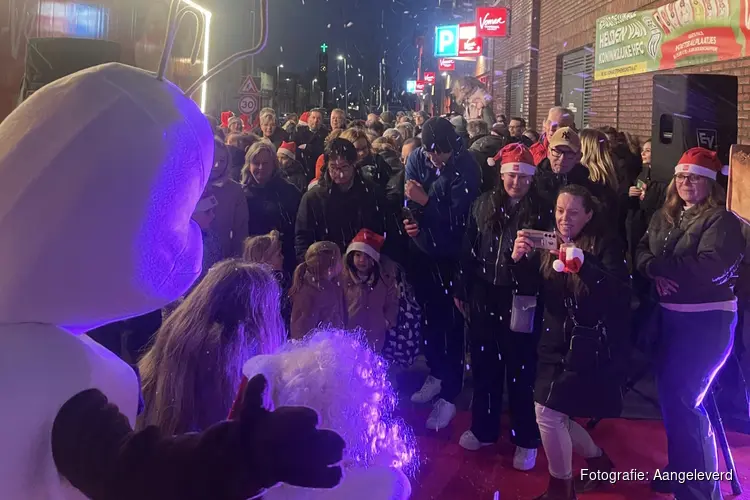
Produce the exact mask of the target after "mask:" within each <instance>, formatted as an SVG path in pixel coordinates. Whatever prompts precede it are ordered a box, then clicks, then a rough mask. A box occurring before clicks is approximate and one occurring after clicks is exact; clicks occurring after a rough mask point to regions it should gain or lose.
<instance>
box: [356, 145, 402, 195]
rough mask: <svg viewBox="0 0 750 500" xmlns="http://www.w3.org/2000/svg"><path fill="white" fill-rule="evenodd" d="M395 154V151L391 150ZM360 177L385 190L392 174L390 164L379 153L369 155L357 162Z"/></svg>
mask: <svg viewBox="0 0 750 500" xmlns="http://www.w3.org/2000/svg"><path fill="white" fill-rule="evenodd" d="M393 153H394V154H395V152H393ZM358 164H359V165H360V167H359V169H360V172H361V173H362V177H364V178H365V180H367V181H369V182H372V183H373V184H375V185H376V186H378V187H379V188H380V189H383V190H385V188H386V186H387V185H388V181H389V180H390V178H391V175H392V169H391V165H390V164H389V163H388V162H387V161H386V160H385V157H383V156H382V155H380V154H375V155H369V156H367V158H365V159H364V160H362V161H361V162H358Z"/></svg>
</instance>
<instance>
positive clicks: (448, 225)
mask: <svg viewBox="0 0 750 500" xmlns="http://www.w3.org/2000/svg"><path fill="white" fill-rule="evenodd" d="M479 185H480V169H479V165H477V163H476V162H475V161H474V158H473V157H472V155H471V154H470V153H469V152H468V151H466V149H465V148H464V144H463V141H462V140H461V138H460V137H459V136H458V134H457V133H456V131H455V130H454V128H453V125H451V123H450V122H449V121H448V120H446V119H444V118H432V119H430V120H428V121H426V122H425V124H424V126H423V127H422V147H421V148H419V149H417V150H415V151H413V152H412V153H411V154H410V155H409V158H408V159H407V161H406V187H405V197H406V202H405V204H406V207H407V208H408V211H405V212H406V213H405V217H406V218H405V220H404V228H405V229H406V232H407V234H408V235H409V236H410V237H411V240H412V243H413V245H412V252H413V257H414V259H413V260H414V265H413V266H411V269H412V271H413V278H412V281H413V284H414V287H415V291H416V292H417V296H418V299H419V301H420V303H421V305H422V307H423V309H424V314H423V318H424V319H423V321H424V324H423V328H422V332H423V337H424V344H425V354H426V356H427V362H428V364H429V366H430V372H431V373H430V376H429V377H427V380H426V381H425V383H424V385H423V386H422V388H421V389H420V390H419V391H417V392H416V393H414V395H412V397H411V400H412V401H413V402H415V403H427V402H430V401H432V400H433V399H435V398H436V397H437V398H438V399H437V401H436V402H435V405H434V408H433V410H432V412H431V413H430V416H429V417H428V418H427V427H428V428H430V429H436V430H437V429H442V428H444V427H447V426H448V424H449V423H450V421H451V420H452V419H453V417H454V416H455V415H456V407H455V405H454V404H453V401H454V399H455V398H456V397H457V396H458V394H459V393H460V392H461V387H462V382H463V355H464V318H463V315H462V314H461V312H460V311H459V310H458V309H456V306H455V305H454V301H453V290H452V288H453V283H454V282H455V281H456V276H455V275H456V272H457V270H458V261H459V256H460V252H461V246H462V242H463V238H464V233H465V230H466V222H467V218H468V216H469V211H470V210H471V205H472V203H474V200H475V199H476V198H477V196H479Z"/></svg>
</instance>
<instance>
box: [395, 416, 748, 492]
mask: <svg viewBox="0 0 750 500" xmlns="http://www.w3.org/2000/svg"><path fill="white" fill-rule="evenodd" d="M405 406H409V405H408V404H407V405H405ZM405 410H406V411H405V413H406V414H405V415H404V416H405V417H406V419H407V420H408V421H409V422H410V423H411V424H412V425H413V427H414V432H415V433H416V434H417V439H418V443H419V454H420V460H421V466H420V470H419V472H418V473H417V477H416V478H415V479H414V480H412V485H413V487H414V494H413V496H412V498H413V499H414V500H492V499H493V498H494V494H495V492H496V491H499V492H500V499H501V500H531V499H532V498H534V497H535V496H537V495H540V494H541V493H542V492H543V491H544V490H545V488H546V485H547V477H548V476H547V461H546V458H545V456H544V452H543V451H542V449H541V447H540V448H539V456H538V459H537V465H536V467H535V468H534V469H533V470H531V471H530V472H519V471H516V470H515V469H513V465H512V458H513V450H514V448H513V446H512V445H511V444H510V442H509V441H508V440H507V437H506V436H504V438H503V441H501V442H500V443H499V444H498V445H496V446H490V447H487V448H484V449H482V450H480V451H476V452H470V451H466V450H464V449H463V448H461V447H460V446H459V445H458V439H459V437H460V436H461V434H462V433H463V432H464V431H465V430H466V429H468V428H469V424H470V420H471V418H470V415H469V414H468V413H467V412H460V413H459V414H458V416H456V418H455V419H454V420H453V422H452V424H451V426H450V427H448V428H447V429H444V430H442V431H440V432H434V431H428V430H427V429H425V427H424V420H425V419H426V417H427V413H428V409H423V408H419V409H405ZM506 428H507V427H505V426H504V427H503V429H506ZM592 435H593V437H594V440H595V441H596V442H597V444H599V445H600V446H601V447H602V448H604V449H605V450H606V451H607V453H608V454H609V456H610V457H611V458H612V460H613V461H614V462H615V465H616V466H617V470H620V471H625V470H629V469H631V468H634V469H637V470H639V471H644V472H646V473H648V474H652V473H653V471H655V470H656V468H657V467H659V466H664V465H665V464H666V462H667V456H666V449H667V442H666V436H665V435H664V429H663V427H662V424H661V422H660V421H647V420H622V419H616V420H604V421H602V422H601V423H600V424H599V425H598V426H597V428H596V429H595V430H594V431H593V433H592ZM729 443H730V445H731V447H732V452H733V454H734V458H735V461H736V462H737V468H738V470H739V473H740V481H741V482H742V484H743V487H744V489H745V493H743V494H742V495H740V496H738V497H732V496H731V489H730V486H729V483H728V482H726V483H725V484H723V485H722V490H723V491H724V495H725V497H726V498H736V499H743V500H750V480H748V474H747V471H748V470H750V436H747V435H744V434H737V433H730V435H729ZM575 460H576V462H575V466H576V467H580V466H582V465H583V464H584V462H583V461H582V460H580V461H579V459H578V458H576V459H575ZM719 464H720V467H722V468H723V460H722V459H721V458H720V459H719ZM580 498H582V499H584V500H631V499H632V500H651V499H653V500H656V499H659V500H662V499H667V498H671V496H670V495H658V494H655V493H652V492H651V491H650V489H649V486H648V482H644V483H638V482H628V483H615V484H614V485H611V486H608V487H607V488H606V489H605V490H603V491H601V492H597V493H589V494H585V495H581V496H580Z"/></svg>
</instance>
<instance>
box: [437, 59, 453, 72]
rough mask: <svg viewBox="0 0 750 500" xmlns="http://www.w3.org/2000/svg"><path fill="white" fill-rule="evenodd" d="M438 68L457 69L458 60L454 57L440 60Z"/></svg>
mask: <svg viewBox="0 0 750 500" xmlns="http://www.w3.org/2000/svg"><path fill="white" fill-rule="evenodd" d="M438 69H440V71H456V61H454V60H453V59H440V60H438Z"/></svg>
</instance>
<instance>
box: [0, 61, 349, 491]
mask: <svg viewBox="0 0 750 500" xmlns="http://www.w3.org/2000/svg"><path fill="white" fill-rule="evenodd" d="M213 150H214V145H213V131H212V129H211V126H210V125H209V122H208V120H207V119H206V118H205V117H204V116H203V115H202V114H201V111H200V110H199V109H198V107H197V106H196V105H195V103H194V102H193V101H191V100H190V99H189V98H188V97H187V96H186V95H185V94H184V93H183V92H182V91H181V90H180V89H179V88H177V87H176V86H174V85H172V84H171V83H169V82H166V81H163V80H159V79H157V78H156V77H155V76H154V74H152V73H149V72H146V71H142V70H139V69H136V68H132V67H129V66H125V65H121V64H107V65H102V66H97V67H94V68H90V69H88V70H84V71H81V72H78V73H75V74H73V75H70V76H68V77H65V78H63V79H60V80H58V81H56V82H54V83H52V84H49V85H47V86H45V87H43V88H42V89H41V90H39V91H38V92H36V93H35V94H33V95H32V96H31V98H30V99H28V100H27V101H26V102H24V103H23V104H22V105H21V106H19V107H18V108H17V109H16V110H15V111H14V112H13V113H12V114H11V115H10V116H9V117H8V118H6V119H5V120H4V121H3V122H2V123H1V124H0V499H3V500H71V499H82V498H86V497H89V498H94V499H97V500H98V499H102V500H110V499H123V500H125V499H128V500H135V499H139V500H144V499H152V498H153V499H155V500H156V499H158V500H168V499H172V498H174V499H180V500H185V499H186V498H195V499H198V498H201V499H205V498H212V499H220V498H222V499H227V500H229V499H236V500H245V499H246V498H248V497H251V496H253V495H255V494H257V493H258V492H260V491H262V489H263V488H267V487H270V486H273V485H274V484H276V483H278V482H289V483H292V484H301V485H304V486H314V487H332V486H334V485H336V484H337V483H338V481H339V479H340V474H341V470H340V467H338V466H337V462H338V461H339V460H340V459H341V453H342V449H343V442H342V441H341V438H340V437H338V436H336V435H335V434H334V433H331V432H328V431H325V432H324V431H318V430H317V429H316V428H315V423H316V422H315V420H316V419H315V418H314V417H311V413H312V412H311V411H310V410H308V409H304V408H281V409H279V410H278V411H275V412H268V411H266V410H265V409H263V408H262V406H261V398H260V395H261V394H262V392H263V391H264V389H265V381H264V380H263V379H262V377H258V378H257V379H253V380H252V381H251V383H250V384H248V389H247V392H246V393H245V394H246V395H245V398H244V400H243V405H242V411H241V414H240V415H239V416H238V419H237V420H234V421H228V422H223V423H220V424H217V426H215V427H216V428H213V427H212V428H211V429H208V430H207V431H205V432H204V433H201V434H195V435H188V436H179V437H171V436H170V437H165V436H159V435H158V432H156V430H155V429H153V428H152V429H146V430H144V431H141V432H139V433H133V432H132V430H131V426H132V425H133V424H134V422H135V417H136V412H137V409H138V401H139V383H138V379H137V376H136V373H135V372H134V371H133V369H132V368H131V367H130V366H128V365H127V364H125V363H124V362H122V361H121V360H120V359H118V358H117V357H115V356H114V355H112V354H111V353H110V352H109V351H107V350H106V349H104V348H103V347H101V346H100V345H98V344H96V343H95V342H93V341H92V340H91V339H89V338H88V337H87V336H86V335H83V333H84V332H86V331H89V330H91V329H93V328H95V327H98V326H100V325H104V324H107V323H110V322H114V321H117V320H121V319H125V318H129V317H133V316H138V315H141V314H145V313H147V312H150V311H154V310H156V309H159V308H161V307H162V306H164V305H166V304H168V303H170V302H172V301H173V300H175V299H177V298H178V297H180V296H181V295H182V294H183V293H184V292H185V290H187V288H188V287H189V286H190V285H191V284H192V282H193V280H194V279H195V278H196V277H197V276H198V274H199V273H200V267H201V258H202V243H201V233H200V229H199V227H198V225H197V224H196V223H195V222H193V221H192V220H191V215H192V213H193V209H194V208H195V205H196V203H197V202H198V200H199V198H200V196H201V193H202V192H203V189H204V187H205V185H206V182H207V180H208V177H209V173H210V171H211V166H212V163H213ZM81 391H84V392H81ZM66 402H67V403H66ZM282 410H284V411H282ZM53 427H54V428H53ZM286 435H288V436H296V438H295V439H296V440H297V439H298V438H303V439H299V440H301V441H307V442H308V443H310V444H308V445H306V446H305V449H302V448H301V445H300V444H296V443H295V442H292V443H288V442H287V441H289V440H290V439H291V438H290V437H288V436H286ZM242 442H244V444H243V445H242V446H241V448H242V449H240V447H239V446H238V445H239V444H240V443H242ZM312 443H314V444H316V445H317V446H322V448H321V449H322V450H325V451H317V450H315V449H309V446H312ZM283 446H287V447H289V446H291V448H290V449H289V450H290V451H291V452H292V453H295V454H298V457H297V458H296V460H295V461H294V463H290V461H289V459H288V458H286V457H283V456H280V455H278V454H277V455H278V456H274V451H275V449H276V448H278V447H283ZM248 449H253V450H257V451H254V452H252V453H248V451H247V450H248ZM261 450H265V451H263V452H261ZM261 453H262V455H261ZM269 454H270V455H269ZM53 455H54V458H53ZM269 458H270V461H269ZM227 461H229V462H230V463H231V465H227ZM316 476H317V477H318V479H316Z"/></svg>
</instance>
